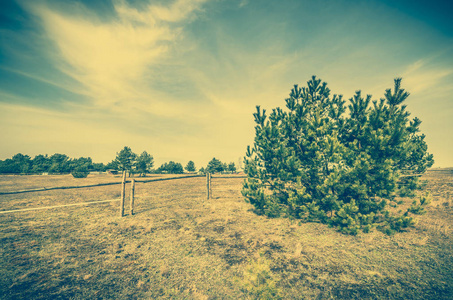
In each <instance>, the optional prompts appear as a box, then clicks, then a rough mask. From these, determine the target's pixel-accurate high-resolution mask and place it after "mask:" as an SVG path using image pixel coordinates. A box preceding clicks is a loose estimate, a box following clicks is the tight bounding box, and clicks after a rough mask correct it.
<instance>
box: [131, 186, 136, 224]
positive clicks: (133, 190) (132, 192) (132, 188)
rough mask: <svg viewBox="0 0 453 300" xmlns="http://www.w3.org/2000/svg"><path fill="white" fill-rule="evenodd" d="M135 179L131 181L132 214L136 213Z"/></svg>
mask: <svg viewBox="0 0 453 300" xmlns="http://www.w3.org/2000/svg"><path fill="white" fill-rule="evenodd" d="M134 193H135V179H132V181H131V215H133V214H134Z"/></svg>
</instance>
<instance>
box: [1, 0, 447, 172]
mask: <svg viewBox="0 0 453 300" xmlns="http://www.w3.org/2000/svg"><path fill="white" fill-rule="evenodd" d="M451 20H453V4H452V2H451V1H387V0H386V1H383V0H382V1H377V0H376V1H301V0H282V1H271V0H260V1H258V0H255V1H252V0H248V1H247V0H228V1H227V0H223V1H222V0H215V1H209V0H176V1H145V0H144V1H139V0H135V1H126V0H118V1H111V0H102V1H88V0H86V1H75V0H73V1H69V0H67V1H62V0H59V1H56V0H55V1H52V0H48V1H41V0H36V1H26V0H18V1H14V0H6V1H1V3H0V139H1V141H2V143H1V147H0V159H5V158H9V157H11V156H12V155H14V154H16V153H19V152H20V153H23V154H28V155H30V156H31V157H34V156H35V155H37V154H46V153H47V154H53V153H65V154H67V155H69V156H70V157H80V156H90V157H92V158H93V160H94V161H96V162H105V163H106V162H109V161H111V160H112V159H114V157H115V155H116V152H118V151H119V150H121V149H122V148H123V147H124V146H126V145H127V146H130V147H131V148H132V150H133V151H134V152H136V153H141V152H142V151H144V150H146V151H148V152H149V153H151V154H152V155H153V156H154V159H155V162H156V165H157V166H159V165H160V164H162V163H163V162H166V161H169V160H173V161H177V162H180V163H182V164H183V165H185V164H186V163H187V161H189V160H193V161H195V164H196V166H197V167H201V166H204V165H206V164H207V162H208V161H209V160H210V159H212V157H216V158H219V159H220V160H222V161H225V162H235V163H236V164H237V163H238V161H239V160H242V157H243V155H244V153H245V149H246V147H247V145H250V144H252V143H253V137H254V128H253V127H254V123H253V116H252V113H253V112H254V110H255V106H256V105H261V106H262V107H264V108H267V109H271V108H274V107H278V106H280V107H283V106H284V103H285V102H284V99H285V98H286V97H287V95H288V94H289V92H290V90H291V88H292V86H293V85H294V84H300V85H304V84H305V83H306V81H308V80H309V79H310V78H311V76H312V75H317V76H318V77H320V78H321V79H322V80H323V81H326V82H327V83H328V84H329V87H330V89H331V90H332V92H333V93H336V94H343V95H344V96H345V97H346V98H349V97H351V96H352V95H353V94H354V92H355V91H356V90H359V89H360V90H362V92H363V93H364V94H372V95H373V98H374V99H379V98H380V97H382V96H383V93H384V91H385V89H387V88H390V87H392V86H393V79H394V78H396V77H402V78H403V87H404V88H405V89H406V90H407V91H409V92H410V93H411V96H410V97H409V98H408V100H407V103H406V104H407V105H408V110H409V111H410V112H411V114H412V117H415V116H417V117H418V118H420V119H421V120H422V121H423V123H422V125H421V129H422V132H423V133H424V134H426V141H427V143H428V146H429V152H431V153H433V154H434V158H435V160H436V164H435V167H453V155H451V149H453V133H452V132H453V22H452V21H451Z"/></svg>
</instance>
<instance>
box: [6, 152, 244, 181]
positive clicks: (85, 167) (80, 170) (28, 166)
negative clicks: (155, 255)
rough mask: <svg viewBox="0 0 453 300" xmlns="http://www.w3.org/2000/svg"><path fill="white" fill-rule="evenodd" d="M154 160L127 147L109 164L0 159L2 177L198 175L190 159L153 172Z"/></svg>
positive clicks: (56, 157)
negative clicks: (113, 173)
mask: <svg viewBox="0 0 453 300" xmlns="http://www.w3.org/2000/svg"><path fill="white" fill-rule="evenodd" d="M153 166H154V158H153V156H152V155H150V154H149V153H148V152H146V151H143V152H142V153H141V154H140V155H138V154H136V153H134V152H133V151H132V149H131V148H130V147H127V146H125V147H124V148H123V149H121V151H119V152H117V153H116V157H115V159H114V160H112V161H111V162H109V163H108V164H103V163H94V162H93V160H92V159H91V157H80V158H70V157H69V156H67V155H65V154H59V153H55V154H53V155H51V156H48V155H47V154H45V155H42V154H39V155H36V156H35V157H34V158H33V159H32V158H31V157H30V156H28V155H24V154H21V153H18V154H16V155H14V156H13V157H12V158H7V159H5V160H0V174H42V173H49V174H69V173H71V174H72V175H73V176H74V177H77V178H83V177H87V176H88V174H89V173H90V172H105V171H109V170H115V171H126V172H128V173H129V176H130V175H131V174H139V176H146V174H147V173H148V174H150V173H155V174H183V173H184V170H185V171H186V172H189V173H195V172H197V168H196V167H195V163H194V162H193V161H192V160H191V161H189V162H188V163H187V165H186V166H185V167H183V166H182V164H181V163H179V162H174V161H170V162H166V163H164V164H162V165H161V166H160V167H158V168H157V169H153ZM235 172H236V166H235V164H234V163H229V164H227V163H223V162H221V161H220V160H219V159H216V158H215V157H214V158H213V159H212V160H211V161H209V163H208V165H207V166H206V167H202V168H200V169H199V170H198V173H201V174H205V173H235Z"/></svg>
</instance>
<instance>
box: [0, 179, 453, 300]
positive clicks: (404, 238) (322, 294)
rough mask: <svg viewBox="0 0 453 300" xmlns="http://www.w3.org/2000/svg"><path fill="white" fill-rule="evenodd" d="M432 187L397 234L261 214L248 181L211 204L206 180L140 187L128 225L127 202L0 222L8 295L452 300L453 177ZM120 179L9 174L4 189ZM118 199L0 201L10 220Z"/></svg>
mask: <svg viewBox="0 0 453 300" xmlns="http://www.w3.org/2000/svg"><path fill="white" fill-rule="evenodd" d="M425 179H427V180H428V185H427V189H428V190H429V191H430V192H431V194H432V198H433V201H432V203H431V204H430V207H429V209H428V212H427V214H426V215H424V216H421V217H418V218H419V219H420V221H419V223H418V224H417V225H416V227H415V228H413V229H411V230H409V231H408V232H404V233H398V234H396V235H394V236H386V235H384V234H382V233H381V232H378V231H373V232H372V233H370V234H360V235H358V236H346V235H342V234H340V233H338V232H336V231H335V230H334V229H332V228H328V227H327V226H325V225H322V224H318V223H308V224H299V223H298V222H295V221H291V220H288V219H269V218H266V217H263V216H257V215H256V214H254V213H253V211H252V207H251V205H250V204H247V203H246V202H245V201H244V199H243V197H242V196H241V194H240V190H241V184H242V180H243V179H221V178H214V179H213V182H212V192H213V195H212V196H213V198H212V199H210V200H206V179H205V178H189V179H179V180H174V181H162V182H150V183H137V185H136V200H135V202H136V207H135V212H136V214H135V215H129V214H128V215H126V216H125V217H123V218H120V217H119V202H108V203H102V204H91V205H84V206H72V207H62V208H54V209H47V210H37V211H25V212H15V213H4V214H0V241H1V243H0V254H1V258H0V297H1V299H155V298H159V299H278V298H281V299H453V239H452V231H453V216H452V212H453V201H452V195H453V175H452V174H451V173H450V174H447V173H440V172H430V173H429V174H428V175H426V176H425ZM116 180H118V181H120V178H119V177H112V176H107V175H90V176H89V177H88V178H86V179H74V178H72V177H71V176H70V175H69V176H0V192H5V191H13V190H22V189H28V188H40V187H43V186H45V187H50V186H64V185H78V184H79V185H85V184H91V183H97V182H111V181H116ZM127 194H128V191H127ZM119 197H120V185H113V186H104V187H93V188H85V189H73V190H52V191H43V192H36V193H25V194H16V195H0V205H1V207H0V211H6V210H11V209H22V208H32V207H44V206H54V205H60V204H71V203H78V202H88V201H99V200H108V199H117V198H119ZM127 205H128V202H126V208H127V207H128V206H127ZM126 211H127V210H126Z"/></svg>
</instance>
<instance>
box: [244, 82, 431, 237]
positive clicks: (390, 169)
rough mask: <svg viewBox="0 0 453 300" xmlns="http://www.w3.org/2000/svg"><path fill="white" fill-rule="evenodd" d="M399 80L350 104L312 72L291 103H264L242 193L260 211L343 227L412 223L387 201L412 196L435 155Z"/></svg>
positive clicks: (350, 230) (358, 95)
mask: <svg viewBox="0 0 453 300" xmlns="http://www.w3.org/2000/svg"><path fill="white" fill-rule="evenodd" d="M400 85H401V79H396V80H395V87H394V90H393V91H391V90H390V89H389V90H387V91H386V92H385V98H383V99H381V100H380V101H371V96H370V95H367V96H366V97H365V98H364V97H362V94H361V92H360V91H358V92H356V94H355V95H354V96H353V97H352V98H351V99H349V105H348V107H346V106H345V101H344V100H343V98H342V96H337V95H333V96H331V95H330V90H329V88H328V87H327V84H326V83H325V82H322V83H321V80H320V79H317V78H316V77H315V76H313V77H312V79H311V80H310V81H308V83H307V87H302V88H300V87H298V86H297V85H296V86H294V88H293V89H292V91H291V93H290V95H289V98H288V99H286V108H287V109H286V110H283V109H281V108H276V109H273V110H272V112H271V113H270V114H269V116H267V115H266V111H265V110H262V109H261V108H260V107H259V106H258V107H257V112H256V113H255V114H254V118H255V122H256V126H255V143H254V146H253V148H250V147H249V148H248V150H247V154H246V159H245V168H244V171H245V172H246V174H247V176H248V178H247V180H246V181H245V182H244V187H243V195H244V196H245V197H246V199H247V200H248V201H249V202H250V203H252V204H253V205H254V206H255V207H256V210H257V211H258V212H260V213H263V214H266V215H268V216H272V217H277V216H287V217H291V218H298V219H302V220H306V221H310V220H318V221H321V222H324V223H328V224H330V225H332V226H336V227H338V228H339V230H341V231H342V232H344V233H350V234H356V233H357V232H358V230H359V229H362V230H364V231H368V230H370V229H371V227H372V226H373V225H374V224H376V223H379V226H380V227H381V228H382V229H384V230H387V232H389V233H391V232H393V231H394V230H400V229H402V228H404V227H407V226H410V225H412V224H413V219H412V218H411V217H409V216H407V214H406V215H400V216H391V214H390V213H389V211H388V210H387V207H388V204H389V203H391V204H392V205H397V202H396V196H397V195H406V196H414V190H416V189H417V188H419V183H418V177H417V175H420V174H422V173H423V172H424V171H425V170H426V169H427V168H428V167H430V166H431V165H432V164H433V157H432V155H430V154H428V153H427V146H426V143H425V141H424V135H422V134H419V129H418V127H419V125H420V120H419V119H417V118H415V119H413V120H409V113H408V112H407V111H406V106H405V105H403V104H402V103H403V102H404V100H406V98H407V97H408V96H409V94H408V93H407V92H405V91H404V90H403V89H401V86H400ZM370 103H372V105H371V106H370ZM414 211H415V210H414Z"/></svg>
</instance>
